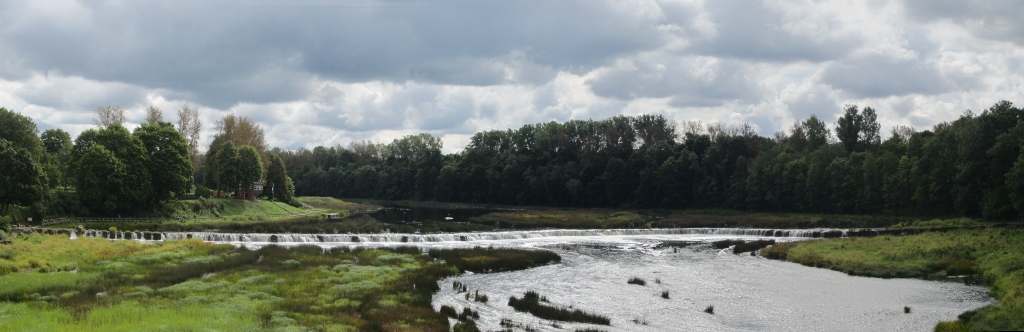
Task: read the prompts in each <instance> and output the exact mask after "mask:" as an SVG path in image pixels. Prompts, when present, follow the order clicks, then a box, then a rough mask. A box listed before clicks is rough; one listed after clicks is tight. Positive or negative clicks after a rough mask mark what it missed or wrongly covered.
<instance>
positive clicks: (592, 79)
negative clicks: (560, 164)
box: [0, 0, 1024, 153]
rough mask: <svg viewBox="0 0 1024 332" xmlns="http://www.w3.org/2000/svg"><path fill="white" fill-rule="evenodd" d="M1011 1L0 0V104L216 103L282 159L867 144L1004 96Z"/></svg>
mask: <svg viewBox="0 0 1024 332" xmlns="http://www.w3.org/2000/svg"><path fill="white" fill-rule="evenodd" d="M1021 17H1024V6H1021V5H1020V3H1019V2H1018V1H1013V0H989V1H983V2H972V1H952V0H893V1H884V0H865V1H857V0H842V1H833V0H793V1H771V0H765V1H757V0H708V1H700V0H679V1H668V0H665V1H661V0H609V1H605V0H487V1H481V0H466V1H461V0H460V1H448V0H436V1H434V0H432V1H420V0H384V1H362V0H351V1H308V0H290V1H262V0H252V1H208V0H201V1H192V0H174V1H156V0H153V1H128V0H125V1H113V0H111V1H75V0H54V1H49V0H33V1H19V0H10V1H8V0H0V22H2V23H0V106H2V107H5V108H7V109H9V110H14V111H16V112H19V113H21V114H23V115H27V116H29V117H31V118H32V119H33V120H34V121H35V123H36V124H37V126H38V127H39V128H40V130H45V129H50V128H61V129H64V130H66V131H68V132H69V133H71V135H72V137H75V136H77V135H78V134H79V133H80V132H82V131H83V130H86V129H89V128H94V127H95V124H94V123H93V119H92V118H93V116H94V111H95V109H96V108H97V107H100V106H107V105H112V106H120V107H123V108H124V109H125V110H126V111H127V118H128V123H126V126H127V127H129V128H133V127H134V126H137V125H138V123H140V122H143V121H144V119H145V109H146V108H147V107H149V106H151V105H152V106H156V107H158V108H160V109H161V110H162V111H163V113H164V116H165V119H166V120H168V121H171V122H174V121H176V120H177V110H178V109H180V108H181V106H182V105H184V104H188V105H190V106H192V107H193V108H198V109H199V112H200V116H201V118H202V120H203V123H204V125H203V132H202V139H201V142H200V144H201V145H203V146H205V145H207V144H209V142H210V141H211V140H212V136H213V134H214V128H213V127H214V123H215V122H216V121H217V119H220V118H221V117H223V116H224V115H226V114H230V113H234V114H236V115H240V116H246V117H249V118H251V119H253V120H255V121H256V122H258V123H259V124H260V125H261V126H262V127H263V128H264V130H265V132H266V139H267V143H268V145H269V146H276V147H281V148H284V149H297V148H312V147H315V146H318V145H323V146H335V145H342V146H347V145H348V144H349V143H350V142H352V141H358V140H370V141H374V142H385V143H387V142H390V141H391V140H393V139H396V138H400V137H403V136H405V135H411V134H418V133H423V132H426V133H430V134H432V135H434V136H437V137H440V138H441V139H442V142H443V143H444V149H443V150H444V151H445V152H449V153H450V152H457V151H460V150H462V149H463V148H464V147H465V145H466V144H467V143H468V141H469V139H470V137H472V135H473V134H474V133H476V132H479V131H484V130H493V129H498V130H504V129H509V128H518V127H520V126H522V125H524V124H532V123H540V122H549V121H559V122H562V121H567V120H572V119H584V120H585V119H594V120H598V119H605V118H609V117H613V116H616V115H638V114H660V115H664V116H665V117H667V118H668V119H670V120H673V121H693V120H697V121H702V122H704V123H722V124H726V125H738V124H742V123H749V124H751V125H752V126H753V128H755V129H756V130H757V131H758V132H759V133H760V134H762V135H765V136H771V135H772V134H773V133H774V132H776V131H778V130H785V129H788V128H790V127H791V126H792V124H793V123H794V121H796V120H803V119H806V118H807V117H809V116H810V115H812V114H814V115H817V116H818V117H819V118H821V119H822V120H824V121H825V122H827V123H834V121H835V120H836V118H837V117H838V116H839V114H840V113H841V112H842V110H843V107H844V106H845V105H851V104H855V105H859V106H861V107H864V106H869V107H872V108H874V109H875V110H876V111H877V112H878V115H879V122H880V123H881V124H882V128H883V137H885V136H887V132H888V131H889V128H891V127H893V126H897V125H902V126H913V127H915V128H917V129H918V130H923V129H929V128H931V127H932V126H933V125H935V124H937V123H941V122H944V121H951V120H954V119H956V118H957V117H959V116H961V115H962V114H964V112H965V111H966V110H972V111H973V112H974V113H980V112H981V111H983V110H985V109H987V108H989V107H991V106H992V105H993V104H995V103H996V102H998V101H1000V100H1009V101H1011V102H1014V103H1015V104H1018V105H1020V104H1022V103H1024V20H1021V19H1020V18H1021Z"/></svg>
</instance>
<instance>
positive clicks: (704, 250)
mask: <svg viewBox="0 0 1024 332" xmlns="http://www.w3.org/2000/svg"><path fill="white" fill-rule="evenodd" d="M712 239H719V238H712ZM688 240H701V239H700V238H697V237H694V236H689V237H688ZM704 240H710V239H707V238H704ZM658 243H660V241H658V240H652V239H645V238H632V239H630V238H620V239H616V240H611V239H601V240H600V241H592V240H588V239H577V240H568V241H564V242H562V243H559V244H553V243H549V244H545V245H539V246H541V247H545V248H548V249H550V250H554V251H555V252H557V253H558V254H559V255H561V256H562V262H561V263H560V264H555V265H549V266H543V267H538V268H533V269H529V270H524V271H516V272H507V273H494V274H466V275H461V276H457V277H453V278H449V279H446V280H442V281H440V282H439V283H440V285H441V291H440V292H439V293H438V294H437V295H435V296H434V300H433V305H434V308H435V309H438V308H440V306H441V305H449V306H453V307H455V309H456V310H457V311H459V312H461V311H462V308H464V307H467V306H468V307H470V308H472V309H473V310H477V311H479V313H480V319H479V320H478V321H477V326H478V327H480V329H481V330H483V331H488V330H498V329H501V328H502V326H500V325H499V323H500V321H501V319H508V320H510V321H513V322H515V323H517V324H520V326H528V327H530V328H532V329H535V330H538V331H575V330H577V329H585V328H593V329H598V330H603V331H742V330H757V331H931V330H932V329H933V327H934V326H935V324H936V323H937V322H939V321H943V320H953V319H956V316H957V315H958V314H960V313H961V312H964V311H966V310H970V309H973V308H977V307H981V306H984V305H987V304H989V303H992V299H991V298H990V297H989V296H988V295H987V291H986V289H985V288H983V287H980V286H967V285H964V284H960V283H950V282H934V281H923V280H914V279H878V278H866V277H853V276H848V275H845V274H843V273H840V272H835V271H830V270H826V269H817V268H810V267H804V266H801V265H798V264H794V263H787V262H779V261H773V260H768V259H763V258H758V257H752V256H750V255H749V254H742V255H735V254H732V252H731V250H728V249H726V250H715V249H711V248H710V247H709V246H691V247H686V248H670V247H662V248H659V247H658ZM523 245H525V246H535V245H531V244H528V243H523ZM632 277H638V278H641V279H644V280H646V282H647V284H646V285H645V286H638V285H632V284H627V283H626V281H627V280H628V279H629V278H632ZM453 281H459V282H461V283H462V284H465V285H466V287H467V288H468V289H469V291H470V292H474V291H476V290H479V291H480V293H482V294H486V295H487V296H488V297H489V299H490V300H489V301H488V303H487V304H481V303H478V302H475V301H472V300H467V299H466V298H465V293H457V292H456V291H455V290H453V288H452V282H453ZM528 290H532V291H536V292H538V293H540V294H541V295H542V296H545V297H547V299H548V300H549V301H550V302H551V304H553V305H558V306H565V307H572V308H576V309H582V310H584V311H587V312H591V313H596V314H600V315H603V316H606V317H609V318H611V326H599V325H590V324H580V323H565V322H552V321H547V320H542V319H538V318H536V317H534V316H531V315H530V314H528V313H521V312H515V311H514V310H513V309H512V307H510V306H508V305H507V302H508V298H509V297H510V296H516V297H522V296H523V293H524V292H526V291H528ZM663 291H668V292H669V299H664V298H662V296H661V294H662V292H663ZM712 305H713V306H714V314H708V313H705V312H704V310H705V308H707V307H708V306H712ZM904 306H907V307H910V308H911V312H910V313H909V314H906V313H904ZM514 330H519V329H514Z"/></svg>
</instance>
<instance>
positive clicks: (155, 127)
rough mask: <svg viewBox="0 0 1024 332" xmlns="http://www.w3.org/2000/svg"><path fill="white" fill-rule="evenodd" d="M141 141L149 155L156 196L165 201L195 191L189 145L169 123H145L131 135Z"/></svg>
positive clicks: (156, 198)
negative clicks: (190, 190)
mask: <svg viewBox="0 0 1024 332" xmlns="http://www.w3.org/2000/svg"><path fill="white" fill-rule="evenodd" d="M132 135H133V136H135V137H138V138H139V140H140V141H142V144H143V145H144V146H145V147H146V151H147V152H148V153H149V158H148V165H147V166H148V169H149V174H150V176H151V180H150V182H151V184H152V187H153V192H154V194H155V195H153V196H152V200H153V201H154V202H156V201H163V200H167V199H169V198H171V197H173V196H176V195H181V194H184V193H186V192H188V190H189V189H191V187H192V161H191V160H190V159H189V151H188V142H186V141H185V137H184V136H182V135H181V133H179V132H178V131H177V130H176V129H174V125H172V124H170V123H168V122H161V123H156V124H148V123H144V124H142V125H141V126H139V127H138V128H136V129H135V132H134V133H133V134H132Z"/></svg>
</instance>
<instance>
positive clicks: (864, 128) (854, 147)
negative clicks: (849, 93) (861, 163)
mask: <svg viewBox="0 0 1024 332" xmlns="http://www.w3.org/2000/svg"><path fill="white" fill-rule="evenodd" d="M845 112H846V113H845V114H843V116H841V117H839V120H836V137H838V138H839V141H840V142H841V143H842V144H843V147H845V148H846V152H854V151H866V150H868V149H871V148H874V147H876V146H878V144H879V143H880V142H881V136H879V130H880V129H881V125H879V124H878V115H877V114H875V110H874V109H872V108H871V107H865V108H864V111H863V112H861V111H859V110H858V109H857V105H847V106H846V110H845Z"/></svg>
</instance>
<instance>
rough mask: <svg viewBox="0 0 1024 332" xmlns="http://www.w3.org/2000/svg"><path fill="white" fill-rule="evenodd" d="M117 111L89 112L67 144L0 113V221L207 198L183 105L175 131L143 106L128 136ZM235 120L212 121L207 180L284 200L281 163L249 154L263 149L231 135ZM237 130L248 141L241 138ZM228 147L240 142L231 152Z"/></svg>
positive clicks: (253, 130)
mask: <svg viewBox="0 0 1024 332" xmlns="http://www.w3.org/2000/svg"><path fill="white" fill-rule="evenodd" d="M124 113H125V111H124V109H122V108H120V107H114V106H104V107H99V108H97V109H96V112H95V114H96V117H95V118H94V121H95V123H96V126H97V127H96V128H93V129H88V130H85V131H83V132H82V133H81V134H79V135H78V137H77V138H75V139H74V140H73V141H72V139H71V136H70V135H69V134H68V133H67V132H66V131H64V130H61V129H59V128H53V129H48V130H46V131H44V132H43V133H42V134H39V130H38V128H37V127H36V124H35V123H34V122H33V121H32V119H31V118H29V117H27V116H25V115H22V114H20V113H17V112H14V111H10V110H7V109H6V108H0V169H3V170H4V171H3V172H0V217H2V216H6V215H9V214H11V213H12V212H17V213H18V214H19V215H20V217H21V218H22V219H23V218H25V217H27V216H29V215H30V216H33V217H35V218H40V217H42V216H43V215H48V216H54V215H61V216H67V215H71V216H75V215H85V214H90V215H97V216H114V215H122V214H125V215H137V214H140V213H141V214H145V213H146V211H150V210H152V209H153V208H155V207H156V206H158V205H159V204H161V202H164V201H167V200H170V199H175V198H178V197H181V196H182V195H185V194H190V193H195V194H198V195H207V196H208V195H209V194H210V193H209V190H207V189H206V188H205V187H204V186H202V185H201V184H202V183H204V182H206V181H205V177H204V175H203V174H204V172H205V170H204V169H203V167H202V165H203V163H204V162H205V161H206V160H204V159H205V158H204V155H201V154H199V153H198V151H197V148H198V142H199V132H200V130H201V128H202V122H201V121H200V120H199V113H198V110H196V109H194V108H192V107H189V106H188V105H184V106H183V107H182V108H181V109H180V110H179V111H178V116H179V119H178V123H177V127H176V126H175V125H174V124H172V123H170V122H165V121H164V120H163V113H162V112H161V111H160V109H159V108H156V107H149V108H148V109H147V110H146V113H147V116H146V122H145V123H142V124H141V125H139V126H138V127H137V128H135V129H134V130H133V131H131V132H129V131H128V129H126V128H125V127H124V125H123V123H124V122H125V121H126V117H125V114H124ZM237 122H244V123H247V124H252V121H251V120H249V119H247V118H244V117H235V116H234V115H228V116H226V117H225V118H223V119H221V120H220V121H218V122H217V129H218V133H217V135H216V136H215V138H214V143H215V145H216V146H213V145H211V148H210V149H209V150H210V151H213V153H214V154H215V156H216V158H211V159H210V160H212V161H215V162H216V164H215V165H213V166H211V167H210V168H211V169H213V170H214V171H215V172H216V174H215V175H214V176H213V177H212V183H213V184H215V185H216V188H217V189H220V190H221V192H238V193H245V192H247V191H248V190H250V189H252V185H253V182H255V181H259V180H262V179H264V177H266V178H267V180H268V181H269V182H270V183H269V185H270V186H274V185H275V183H276V184H278V185H277V188H279V190H277V191H275V193H276V194H277V196H278V198H281V199H284V200H286V201H288V200H291V197H292V190H294V189H292V188H294V187H293V186H290V184H291V181H290V179H289V178H288V176H287V173H286V170H285V169H284V163H283V162H282V161H281V160H280V158H277V157H276V156H270V157H267V156H266V154H265V153H264V151H263V150H257V147H259V148H262V149H265V146H266V144H265V143H264V142H263V133H262V129H261V128H259V126H255V127H248V128H247V129H245V130H234V129H235V127H234V125H235V124H236V123H237ZM242 133H245V134H248V135H250V136H252V135H256V138H253V140H244V139H242V135H241V134H242ZM250 136H245V137H250ZM250 138H251V137H250ZM236 142H238V143H247V144H245V145H238V146H237V148H236V145H235V143H236ZM265 159H266V160H269V161H270V163H269V166H265V165H268V164H267V163H264V162H263V160H265ZM265 168H269V169H267V170H265ZM197 179H198V180H199V181H198V183H199V184H200V185H199V186H196V184H197V181H196V180H197ZM290 189H291V190H290ZM239 196H244V195H239ZM12 206H14V207H19V209H18V210H17V211H13V210H12V209H11V207H12ZM5 220H6V219H5Z"/></svg>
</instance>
